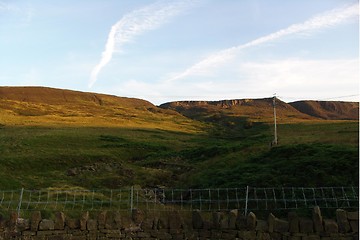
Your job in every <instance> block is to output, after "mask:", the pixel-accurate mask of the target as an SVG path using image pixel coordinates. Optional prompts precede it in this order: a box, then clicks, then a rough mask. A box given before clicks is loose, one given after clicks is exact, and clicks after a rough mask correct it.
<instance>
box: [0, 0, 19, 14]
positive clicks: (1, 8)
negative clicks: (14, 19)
mask: <svg viewBox="0 0 360 240" xmlns="http://www.w3.org/2000/svg"><path fill="white" fill-rule="evenodd" d="M18 10H19V8H17V7H15V6H14V5H11V4H9V3H6V2H0V12H5V11H7V12H8V11H10V12H14V11H18Z"/></svg>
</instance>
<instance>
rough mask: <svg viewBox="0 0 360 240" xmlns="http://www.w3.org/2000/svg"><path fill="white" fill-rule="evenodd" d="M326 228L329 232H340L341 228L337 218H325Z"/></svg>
mask: <svg viewBox="0 0 360 240" xmlns="http://www.w3.org/2000/svg"><path fill="white" fill-rule="evenodd" d="M323 222H324V230H325V232H327V233H338V232H339V228H338V225H337V223H336V222H335V220H332V219H324V221H323Z"/></svg>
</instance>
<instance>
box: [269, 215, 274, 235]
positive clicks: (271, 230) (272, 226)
mask: <svg viewBox="0 0 360 240" xmlns="http://www.w3.org/2000/svg"><path fill="white" fill-rule="evenodd" d="M275 219H276V217H275V216H274V215H273V214H272V213H270V214H269V216H268V226H269V232H270V233H271V232H274V224H275Z"/></svg>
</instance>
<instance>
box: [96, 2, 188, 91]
mask: <svg viewBox="0 0 360 240" xmlns="http://www.w3.org/2000/svg"><path fill="white" fill-rule="evenodd" d="M194 2H195V1H191V0H186V1H168V2H164V1H161V2H156V3H154V4H151V5H148V6H146V7H144V8H141V9H138V10H135V11H133V12H131V13H129V14H126V15H125V16H124V17H122V18H121V19H120V20H119V21H118V22H117V23H115V24H114V25H113V26H112V27H111V30H110V33H109V35H108V39H107V42H106V45H105V50H104V52H103V53H102V56H101V60H100V62H99V63H98V64H97V65H96V66H95V67H94V69H93V70H92V72H91V76H90V82H89V87H92V85H93V84H94V83H95V82H96V80H97V76H98V74H99V73H100V71H101V69H102V68H103V67H104V66H106V65H107V64H108V63H109V62H110V60H111V58H112V55H113V53H114V51H115V50H118V49H116V48H121V47H122V45H124V44H125V43H127V42H131V41H132V40H133V39H134V38H135V37H136V36H138V35H141V34H143V33H145V32H147V31H150V30H153V29H156V28H158V27H160V26H161V25H163V24H165V23H166V22H168V21H169V20H170V19H171V18H172V17H174V16H176V15H178V14H180V13H181V12H183V11H185V10H186V9H188V8H189V7H191V6H193V5H194Z"/></svg>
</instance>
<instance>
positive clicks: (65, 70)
mask: <svg viewBox="0 0 360 240" xmlns="http://www.w3.org/2000/svg"><path fill="white" fill-rule="evenodd" d="M0 56H1V57H0V85H2V86H47V87H56V88H64V89H73V90H80V91H89V92H98V93H106V94H113V95H117V96H122V97H136V98H142V99H145V100H148V101H150V102H152V103H154V104H161V103H164V102H168V101H175V100H221V99H241V98H263V97H271V96H272V95H273V94H274V93H276V94H277V95H278V96H279V97H280V99H282V100H284V101H287V102H290V101H296V100H304V99H313V100H343V101H358V100H359V80H358V79H359V5H358V1H354V0H317V1H313V0H294V1H284V0H241V1H240V0H222V1H220V0H193V1H192V0H169V1H164V0H162V1H151V0H136V1H134V0H121V1H119V0H107V1H100V0H86V1H85V0H77V1H70V0H63V1H55V0H49V1H43V0H0Z"/></svg>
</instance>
